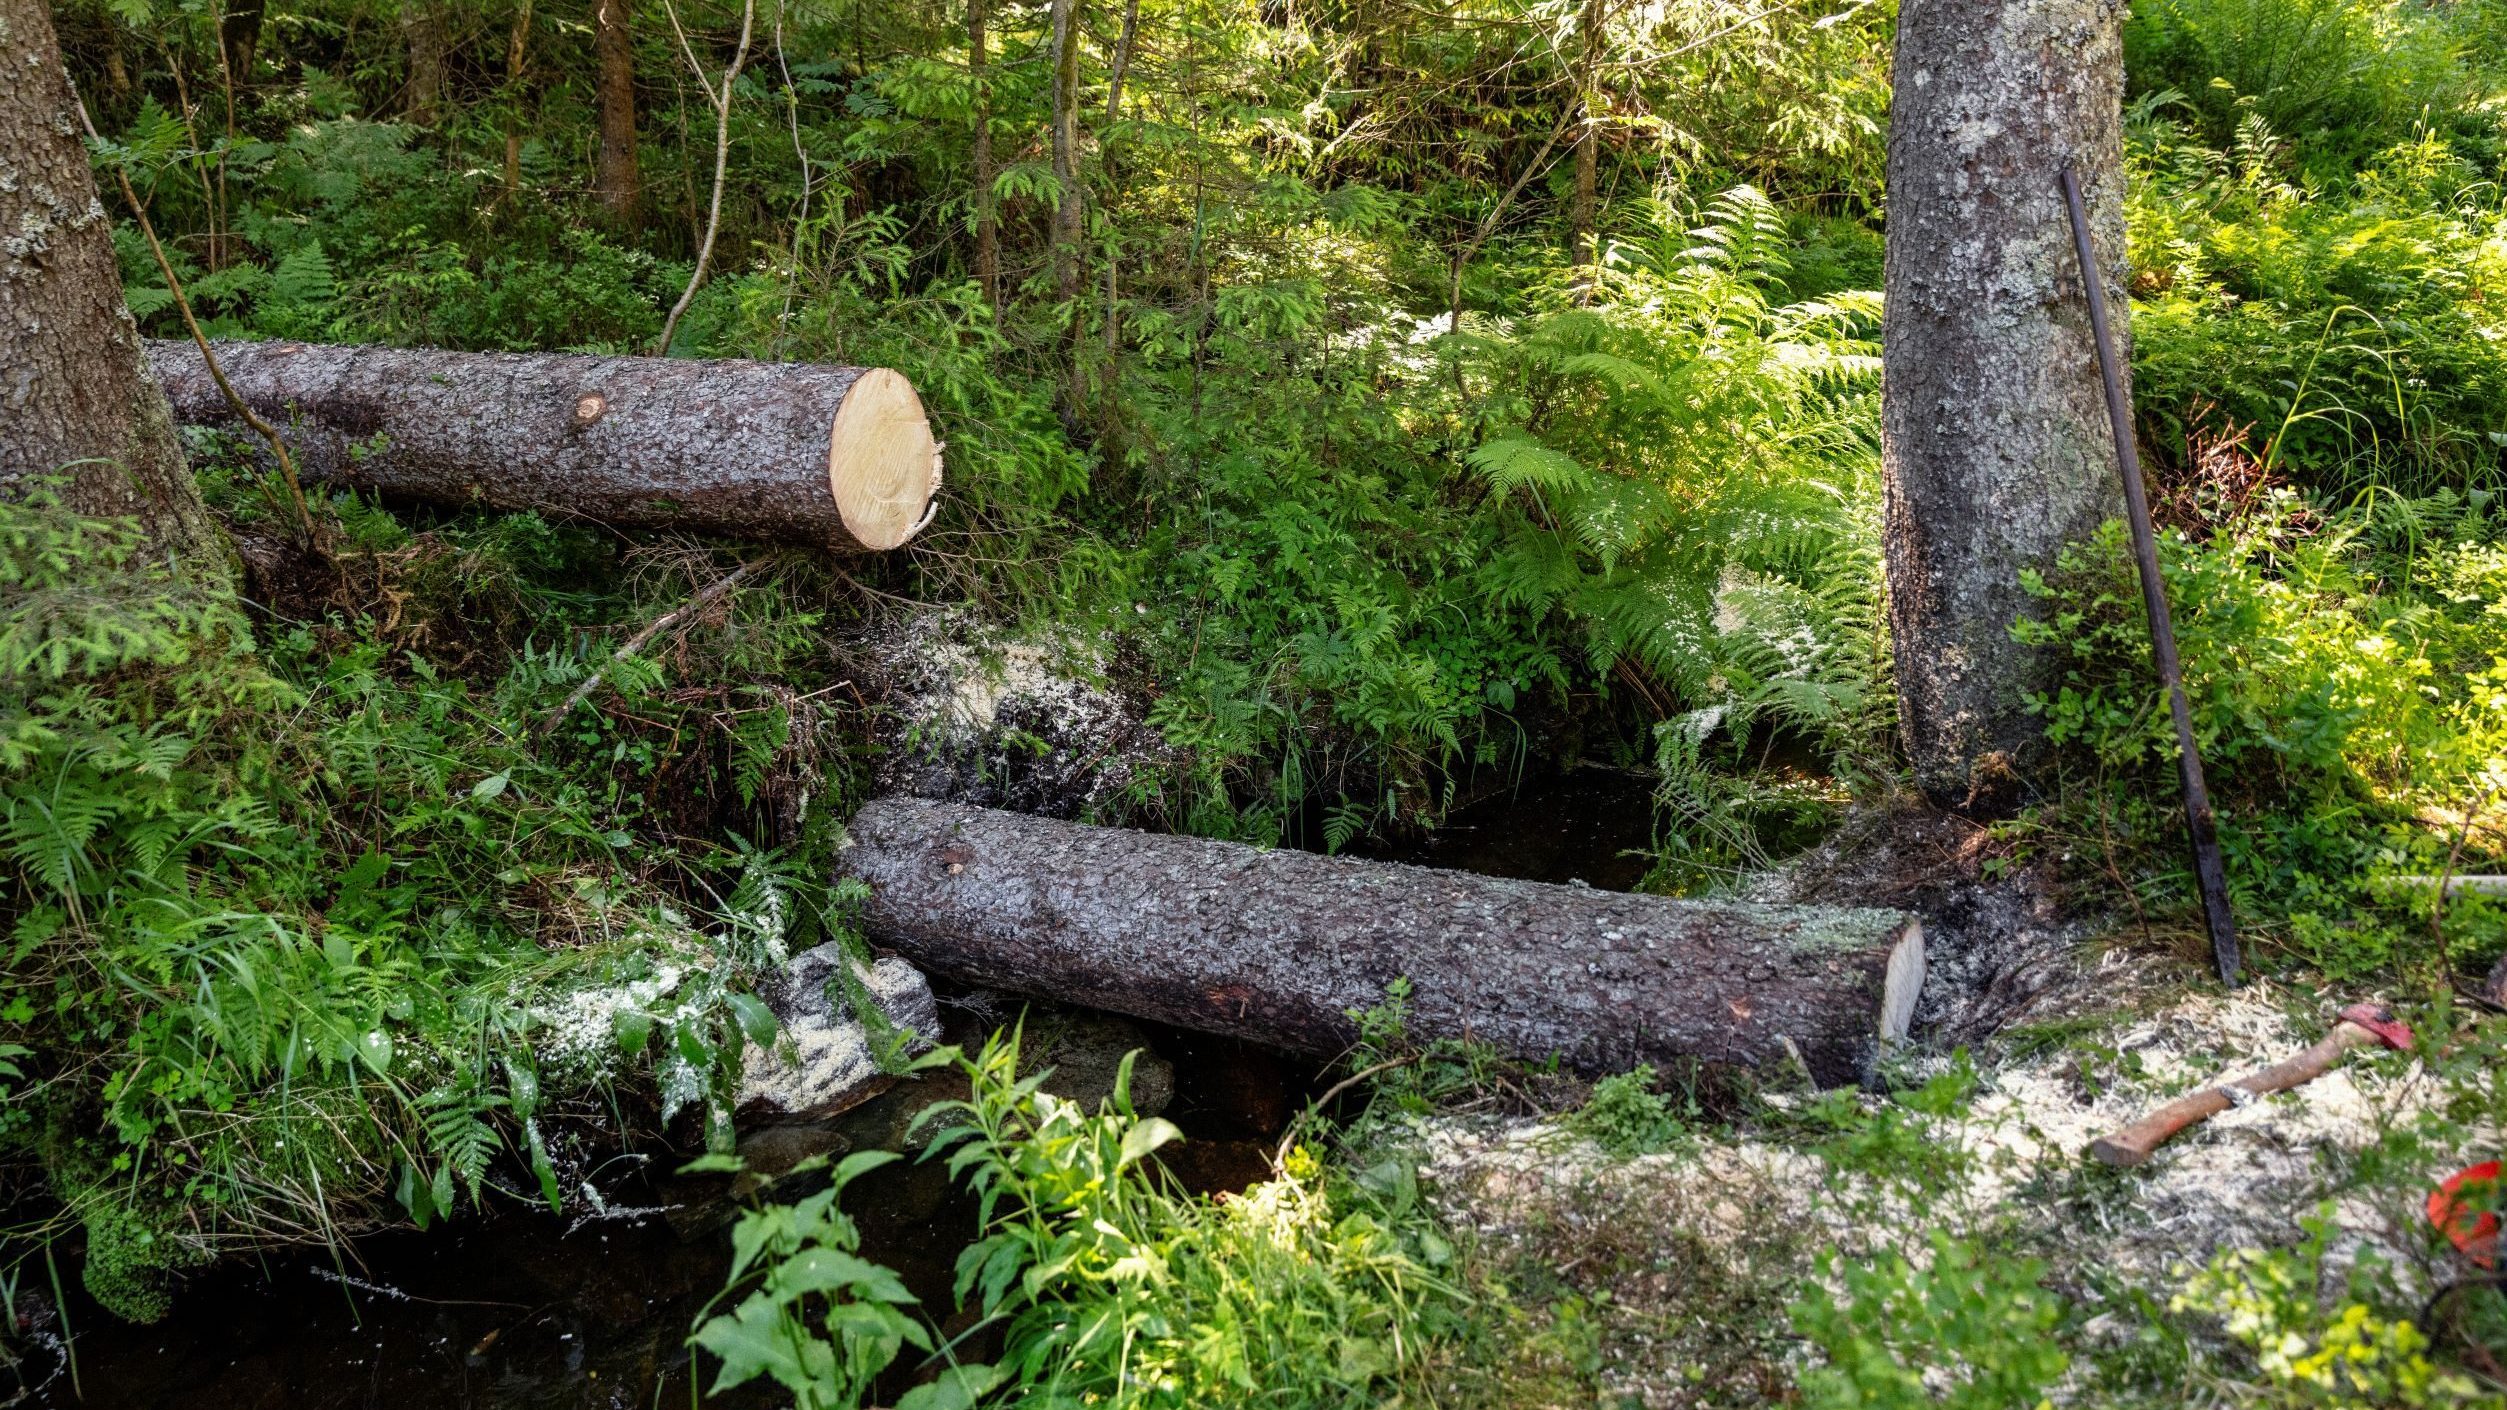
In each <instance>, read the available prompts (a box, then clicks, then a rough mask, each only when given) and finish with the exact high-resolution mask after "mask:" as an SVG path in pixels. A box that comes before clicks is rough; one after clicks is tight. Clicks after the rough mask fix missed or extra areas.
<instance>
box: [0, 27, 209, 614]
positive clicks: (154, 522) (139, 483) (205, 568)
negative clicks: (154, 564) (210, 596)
mask: <svg viewBox="0 0 2507 1410" xmlns="http://www.w3.org/2000/svg"><path fill="white" fill-rule="evenodd" d="M0 69H5V71H6V72H7V73H8V74H9V78H8V80H7V81H6V82H0V230H6V231H7V232H8V238H7V239H0V498H16V497H18V496H20V495H22V494H24V493H25V492H26V490H27V489H28V488H29V487H30V485H31V484H32V483H33V482H34V481H37V480H39V479H42V478H44V477H48V476H54V475H58V476H59V477H60V478H61V481H62V487H61V496H62V500H63V502H64V503H66V504H67V505H68V506H69V507H70V508H71V509H74V510H76V511H78V512H79V513H82V514H95V515H111V516H120V515H129V516H131V517H133V518H135V519H137V520H138V521H139V524H140V527H141V528H142V529H143V530H144V531H145V532H146V533H147V535H148V536H149V540H150V542H151V543H152V544H153V545H154V546H155V547H156V548H157V549H158V550H160V551H162V552H164V553H168V554H171V555H173V556H174V557H176V558H178V559H180V560H182V561H183V562H184V564H185V566H186V569H187V570H188V571H191V572H193V573H195V574H198V575H202V576H205V577H208V578H212V579H216V580H219V581H223V580H224V579H225V578H226V577H227V576H228V574H229V566H228V564H229V560H228V552H227V548H226V540H225V535H224V534H222V533H221V532H220V531H219V530H218V527H217V525H216V523H215V522H214V521H212V520H211V519H210V517H209V512H208V510H207V509H205V508H204V507H202V505H201V502H200V490H199V488H198V486H196V485H195V484H193V482H192V476H191V469H190V467H189V466H188V465H186V464H185V463H184V459H183V445H182V442H181V440H180V439H179V438H177V437H176V435H175V433H174V419H173V417H172V415H171V414H170V413H169V412H168V410H167V408H166V399H165V395H164V394H163V393H162V392H160V391H159V390H158V389H157V384H156V382H155V380H154V379H153V378H151V377H150V376H149V375H148V365H147V362H146V360H145V359H144V358H143V357H142V356H141V351H140V349H141V344H140V337H139V330H138V329H137V328H136V327H135V326H133V324H132V322H131V315H130V310H129V309H128V308H126V307H124V305H123V303H122V276H121V271H120V270H119V269H118V268H116V266H115V264H114V259H113V223H112V221H111V220H110V219H109V218H108V217H107V216H106V215H105V210H104V205H103V203H102V202H101V201H99V200H98V199H97V197H96V180H95V174H94V172H93V170H92V169H91V168H90V167H89V165H88V159H87V149H86V148H85V147H84V146H82V145H81V144H80V142H79V136H78V135H79V133H80V132H81V131H82V130H83V125H82V123H81V122H80V118H79V111H78V98H77V96H76V95H75V94H74V93H72V92H71V90H70V79H69V74H68V73H67V72H65V71H64V70H63V69H62V67H61V50H60V45H59V43H58V41H57V40H56V39H55V38H54V35H53V29H52V16H51V13H50V10H49V8H48V7H47V6H46V5H45V3H44V0H0Z"/></svg>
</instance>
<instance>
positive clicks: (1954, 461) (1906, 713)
mask: <svg viewBox="0 0 2507 1410" xmlns="http://www.w3.org/2000/svg"><path fill="white" fill-rule="evenodd" d="M2122 21H2123V6H2122V4H2121V3H2120V0H1906V4H1905V7H1904V8H1903V9H1902V10H1901V11H1900V13H1899V19H1898V39H1897V52H1896V56H1895V63H1894V69H1893V74H1892V81H1893V82H1894V84H1895V97H1894V99H1893V107H1892V111H1891V114H1890V122H1889V157H1888V181H1889V236H1888V258H1887V271H1886V274H1885V276H1884V280H1885V285H1886V290H1887V294H1888V306H1887V307H1888V312H1887V315H1886V319H1887V325H1886V330H1885V334H1884V341H1883V346H1884V352H1883V366H1884V390H1883V393H1882V408H1883V409H1882V422H1883V428H1882V441H1883V447H1884V451H1883V459H1884V462H1885V466H1886V479H1887V511H1886V523H1887V527H1886V536H1887V550H1888V567H1889V623H1890V628H1891V632H1892V639H1893V642H1894V645H1895V649H1896V653H1897V674H1898V709H1899V718H1900V722H1901V724H1902V726H1903V728H1904V731H1905V743H1906V748H1907V753H1908V755H1909V757H1910V759H1911V761H1912V762H1913V764H1914V768H1915V777H1916V781H1917V783H1918V784H1919V785H1920V786H1921V787H1922V788H1923V790H1924V791H1925V793H1927V794H1928V795H1930V796H1931V797H1932V798H1933V799H1934V800H1935V801H1937V802H1939V803H1942V804H1944V805H1947V806H1954V807H1963V808H1968V809H1971V810H1980V811H1996V810H2000V809H2003V808H2007V807H2009V806H2011V805H2012V804H2014V803H2016V802H2018V801H2020V800H2021V799H2022V798H2024V796H2025V792H2026V787H2027V780H2028V777H2029V774H2030V773H2031V771H2032V769H2033V768H2034V767H2035V765H2036V764H2037V762H2038V759H2039V756H2040V754H2041V753H2042V750H2043V747H2044V746H2043V735H2042V730H2041V723H2040V721H2038V720H2037V719H2036V718H2034V717H2032V716H2031V715H2029V714H2028V712H2027V709H2026V697H2027V695H2028V694H2029V693H2030V692H2032V691H2039V690H2046V689H2049V688H2051V687H2052V685H2053V684H2054V671H2055V669H2056V663H2055V661H2054V660H2053V659H2052V658H2051V657H2050V656H2048V655H2046V654H2045V653H2042V652H2040V651H2039V650H2037V649H2036V648H2033V647H2029V646H2026V645H2023V644H2021V643H2019V642H2016V641H2014V640H2013V639H2012V635H2011V628H2012V624H2013V623H2014V622H2015V621H2017V620H2018V619H2020V618H2021V617H2024V616H2035V615H2039V614H2040V613H2041V612H2042V610H2043V609H2042V606H2041V605H2040V604H2039V603H2037V602H2036V601H2035V600H2033V599H2031V598H2030V597H2029V596H2028V595H2027V593H2026V592H2024V591H2023V590H2022V589H2021V586H2020V577H2021V574H2022V573H2023V572H2024V571H2026V570H2029V569H2039V570H2043V569H2047V568H2051V567H2052V566H2053V564H2054V560H2055V556H2056V554H2058V553H2059V552H2060V551H2061V550H2062V548H2063V546H2064V545H2065V544H2068V543H2071V542H2073V541H2075V540H2077V539H2079V538H2081V537H2082V536H2083V535H2086V534H2088V533H2089V532H2090V531H2091V530H2093V529H2095V528H2097V527H2098V525H2099V524H2100V523H2101V522H2103V521H2104V520H2106V519H2108V518H2111V517H2113V516H2114V515H2116V514H2118V513H2120V512H2121V510H2122V507H2123V499H2122V494H2121V490H2120V482H2119V481H2118V479H2117V476H2116V470H2115V458H2114V449H2113V445H2112V439H2111V436H2110V433H2109V431H2108V427H2107V414H2106V410H2105V406H2104V403H2103V401H2102V393H2101V389H2100V386H2099V377H2098V364H2097V358H2096V355H2095V348H2094V346H2093V344H2092V342H2091V339H2090V333H2089V316H2088V310H2087V307H2086V305H2085V303H2084V302H2083V299H2082V293H2081V283H2080V277H2079V272H2078V270H2077V268H2076V267H2075V260H2074V257H2073V253H2072V245H2071V234H2070V227H2069V225H2068V224H2067V221H2066V217H2065V214H2064V207H2063V196H2062V192H2061V190H2060V187H2059V186H2058V184H2057V175H2058V173H2059V171H2060V170H2061V168H2062V166H2063V164H2064V163H2065V162H2069V163H2071V164H2072V166H2073V167H2074V169H2075V170H2077V171H2078V172H2079V173H2080V178H2081V184H2082V187H2083V189H2084V191H2085V193H2086V196H2087V199H2088V202H2089V209H2090V214H2091V220H2092V223H2093V226H2094V236H2095V239H2096V243H2097V246H2098V250H2099V255H2100V263H2101V266H2102V268H2101V273H2102V275H2103V277H2104V278H2105V279H2106V280H2107V283H2108V287H2109V291H2110V292H2109V300H2110V302H2111V304H2112V306H2113V307H2114V308H2115V309H2116V310H2117V312H2118V314H2119V315H2121V314H2122V312H2123V311H2124V309H2125V307H2126V300H2125V282H2126V281H2125V273H2124V216H2123V205H2124V173H2123V160H2122V134H2121V127H2122V111H2121V107H2122V99H2123V88H2124V56H2123V41H2122V31H2121V25H2122ZM2120 331H2121V330H2120V327H2119V332H2120Z"/></svg>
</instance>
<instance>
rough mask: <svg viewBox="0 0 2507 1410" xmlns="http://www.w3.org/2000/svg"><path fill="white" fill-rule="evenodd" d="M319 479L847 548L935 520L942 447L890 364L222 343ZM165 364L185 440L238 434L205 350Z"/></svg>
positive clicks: (220, 350)
mask: <svg viewBox="0 0 2507 1410" xmlns="http://www.w3.org/2000/svg"><path fill="white" fill-rule="evenodd" d="M212 346H213V347H214V348H215V350H216V353H217V358H218V364H219V366H220V367H222V368H224V369H225V371H226V374H227V378H228V380H229V381H230V382H232V383H233V384H234V387H235V390H236V392H237V393H238V394H239V395H241V396H242V398H243V400H244V402H245V404H246V405H248V406H250V407H251V408H252V409H253V410H254V411H255V412H257V413H259V414H260V415H261V416H262V418H263V419H265V420H267V421H269V422H271V423H272V424H274V425H276V426H278V427H279V428H280V430H281V433H282V434H283V435H284V436H285V437H286V439H287V442H288V445H289V447H290V448H291V449H292V450H293V451H294V453H295V456H296V459H297V461H298V462H299V465H300V467H301V469H302V472H303V474H304V476H305V478H307V479H309V480H323V481H328V482H330V483H332V484H338V485H347V486H353V487H355V488H357V489H362V490H370V491H375V492H378V493H381V494H385V495H390V496H395V497H399V498H405V499H412V500H419V501H424V502H428V503H433V504H445V505H454V506H460V505H469V504H481V505H487V506H490V507H492V508H497V509H536V510H540V511H543V512H547V513H552V514H555V515H560V516H565V517H580V518H588V519H595V520H599V521H601V522H603V523H609V524H618V525H627V526H636V527H645V528H672V529H684V530H689V531H692V532H699V533H711V534H723V535H727V536H730V537H734V538H748V539H760V540H769V541H774V542H783V543H802V544H809V545H812V546H823V547H829V548H834V549H838V550H844V551H854V550H861V549H870V550H879V549H890V548H895V547H896V546H898V545H899V544H902V543H904V542H905V541H906V540H907V539H910V538H912V537H913V536H914V535H915V533H916V532H917V531H919V530H920V529H921V528H922V527H923V525H924V523H925V522H927V521H928V519H929V517H930V508H931V501H932V496H933V495H935V494H937V493H938V492H939V489H940V446H939V444H938V443H937V442H935V441H934V440H933V439H932V434H931V424H930V422H928V421H927V420H925V419H924V416H923V406H922V401H921V399H920V398H918V397H916V396H915V394H914V388H913V385H912V384H911V383H909V382H907V381H906V380H905V378H904V377H902V376H900V375H899V374H897V373H895V372H892V371H890V370H888V369H886V368H883V367H825V366H818V365H814V364H810V363H787V362H745V361H729V360H725V361H700V360H695V359H687V358H656V357H580V356H573V355H564V354H554V353H550V354H539V353H528V354H526V353H462V352H443V351H438V350H433V349H426V348H376V347H332V346H325V345H321V344H314V343H254V342H220V343H216V344H213V345H212ZM148 358H149V362H150V363H151V365H152V366H153V367H154V369H155V371H156V375H157V380H158V381H159V382H161V383H163V384H164V386H165V390H166V395H167V397H168V398H169V399H170V400H171V401H172V402H173V405H174V416H175V419H176V420H177V421H178V422H181V423H182V424H184V425H187V426H209V427H218V428H222V429H232V428H233V426H234V424H235V420H234V413H233V411H232V409H231V408H230V407H229V405H228V403H227V400H226V398H225V396H224V394H223V393H221V392H220V391H219V390H218V386H217V383H216V381H215V380H214V379H213V378H212V377H211V376H210V375H209V370H208V367H207V365H206V363H205V362H204V361H203V360H202V358H201V355H200V350H199V348H197V347H196V346H194V345H193V344H191V343H175V342H151V343H150V344H149V345H148Z"/></svg>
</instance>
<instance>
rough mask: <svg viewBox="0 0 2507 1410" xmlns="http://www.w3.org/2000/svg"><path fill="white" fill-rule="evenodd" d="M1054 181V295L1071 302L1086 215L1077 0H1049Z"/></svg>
mask: <svg viewBox="0 0 2507 1410" xmlns="http://www.w3.org/2000/svg"><path fill="white" fill-rule="evenodd" d="M1053 180H1054V184H1055V185H1057V186H1059V187H1061V189H1062V198H1061V201H1060V203H1059V204H1057V205H1056V206H1055V207H1054V212H1053V294H1054V297H1055V298H1057V299H1060V300H1061V301H1062V302H1064V303H1075V302H1076V300H1077V299H1078V298H1079V283H1080V249H1079V242H1080V237H1081V235H1082V234H1083V233H1084V232H1083V225H1084V216H1085V212H1086V207H1085V206H1083V205H1082V204H1081V200H1080V190H1079V0H1053ZM1072 316H1073V317H1074V318H1076V317H1078V314H1077V312H1076V310H1075V311H1074V312H1073V314H1072Z"/></svg>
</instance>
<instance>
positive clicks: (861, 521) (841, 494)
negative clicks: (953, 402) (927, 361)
mask: <svg viewBox="0 0 2507 1410" xmlns="http://www.w3.org/2000/svg"><path fill="white" fill-rule="evenodd" d="M940 450H941V446H940V442H939V441H937V440H934V439H933V438H932V434H931V421H930V418H928V417H926V416H924V415H923V399H922V398H921V397H919V396H916V395H915V394H914V384H913V383H911V382H908V381H907V380H905V377H904V376H903V375H902V374H901V373H897V372H892V371H890V370H889V369H887V368H885V367H873V368H868V369H866V370H864V372H863V373H862V375H861V376H860V377H858V378H856V379H854V382H853V387H852V390H850V391H848V392H846V393H845V394H844V402H843V404H842V405H840V406H838V407H837V408H836V419H835V424H834V425H833V426H831V427H830V428H829V429H828V434H827V491H828V493H829V494H830V495H831V496H833V497H834V499H835V502H836V512H837V515H838V517H840V518H841V519H842V520H843V522H844V528H845V532H846V533H849V534H851V535H852V536H853V538H854V540H855V541H856V542H858V543H859V544H861V545H862V547H864V548H867V549H871V550H874V551H880V552H884V551H886V550H888V549H891V548H895V547H897V546H898V545H900V544H902V543H904V542H905V541H906V540H907V539H910V538H912V537H914V535H916V534H917V533H920V532H922V528H923V526H924V525H925V524H927V523H929V522H931V514H932V509H931V505H932V500H933V498H934V497H935V496H937V495H938V494H939V493H940Z"/></svg>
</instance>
